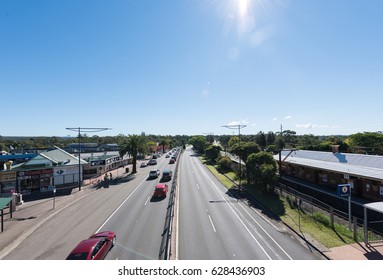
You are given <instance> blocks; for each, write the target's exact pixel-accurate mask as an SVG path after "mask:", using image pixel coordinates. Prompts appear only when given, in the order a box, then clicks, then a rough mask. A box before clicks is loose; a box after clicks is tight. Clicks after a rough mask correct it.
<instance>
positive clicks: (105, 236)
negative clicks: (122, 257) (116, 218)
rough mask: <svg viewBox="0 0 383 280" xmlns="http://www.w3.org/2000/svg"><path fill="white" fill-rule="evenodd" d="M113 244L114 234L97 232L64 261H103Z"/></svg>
mask: <svg viewBox="0 0 383 280" xmlns="http://www.w3.org/2000/svg"><path fill="white" fill-rule="evenodd" d="M115 243H116V234H115V233H114V232H113V231H103V232H99V233H96V234H93V235H92V236H90V237H89V238H88V239H85V240H83V241H81V242H80V243H79V244H78V245H77V246H76V247H75V248H74V249H73V250H72V252H70V254H69V255H68V257H67V258H66V259H67V260H103V259H105V257H106V255H107V254H108V252H109V251H110V249H112V247H113V246H114V244H115Z"/></svg>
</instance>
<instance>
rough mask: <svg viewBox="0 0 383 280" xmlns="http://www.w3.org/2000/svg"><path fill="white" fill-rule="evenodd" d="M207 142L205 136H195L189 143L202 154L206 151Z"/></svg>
mask: <svg viewBox="0 0 383 280" xmlns="http://www.w3.org/2000/svg"><path fill="white" fill-rule="evenodd" d="M206 143H207V142H206V139H205V137H203V136H193V137H192V138H190V140H189V144H190V145H192V146H193V149H194V150H195V151H196V152H198V153H200V154H204V153H205V147H206Z"/></svg>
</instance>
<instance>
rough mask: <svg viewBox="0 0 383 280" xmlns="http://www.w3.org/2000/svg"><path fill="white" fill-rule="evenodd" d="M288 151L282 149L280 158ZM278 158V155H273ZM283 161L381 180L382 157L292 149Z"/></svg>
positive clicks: (382, 176) (382, 178) (382, 179)
mask: <svg viewBox="0 0 383 280" xmlns="http://www.w3.org/2000/svg"><path fill="white" fill-rule="evenodd" d="M288 153H289V151H282V160H284V159H285V157H286V155H287V154H288ZM274 159H275V160H277V161H278V160H279V156H278V155H275V156H274ZM284 161H285V162H289V163H291V164H297V165H302V166H308V167H313V168H317V169H322V170H328V171H334V172H337V173H343V174H350V175H354V176H358V177H363V178H368V179H375V180H381V181H383V157H382V156H368V155H359V154H341V153H335V154H334V153H328V152H314V151H301V150H299V151H294V152H292V153H291V155H290V156H288V157H287V158H286V159H285V160H284Z"/></svg>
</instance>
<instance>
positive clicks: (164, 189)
mask: <svg viewBox="0 0 383 280" xmlns="http://www.w3.org/2000/svg"><path fill="white" fill-rule="evenodd" d="M167 193H168V185H167V184H157V185H156V187H155V188H154V193H153V197H166V194H167Z"/></svg>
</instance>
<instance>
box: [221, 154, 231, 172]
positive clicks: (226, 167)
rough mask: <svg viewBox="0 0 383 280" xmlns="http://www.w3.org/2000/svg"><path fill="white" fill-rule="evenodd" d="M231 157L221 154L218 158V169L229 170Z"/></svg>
mask: <svg viewBox="0 0 383 280" xmlns="http://www.w3.org/2000/svg"><path fill="white" fill-rule="evenodd" d="M231 162H232V161H231V159H230V158H229V157H228V156H223V157H221V158H219V160H218V171H220V172H223V173H224V172H227V171H229V170H231Z"/></svg>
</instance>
